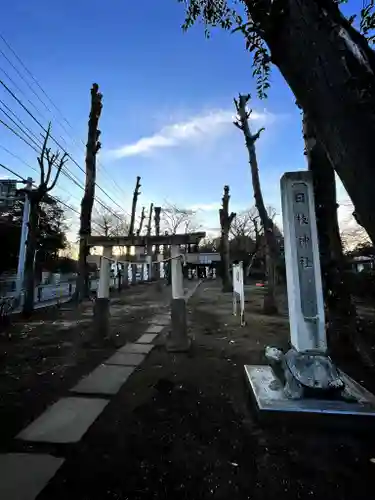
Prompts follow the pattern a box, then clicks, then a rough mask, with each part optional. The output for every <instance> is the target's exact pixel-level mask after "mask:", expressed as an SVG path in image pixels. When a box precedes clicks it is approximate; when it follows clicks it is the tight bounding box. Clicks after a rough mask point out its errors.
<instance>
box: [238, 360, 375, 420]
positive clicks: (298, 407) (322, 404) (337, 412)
mask: <svg viewBox="0 0 375 500" xmlns="http://www.w3.org/2000/svg"><path fill="white" fill-rule="evenodd" d="M340 375H341V377H342V378H343V380H344V382H345V386H346V388H347V391H348V393H349V395H350V396H351V397H353V398H354V399H355V401H354V402H348V401H344V400H332V399H315V398H304V399H294V400H292V399H288V398H287V397H286V396H285V394H284V390H283V385H282V383H281V382H280V379H279V378H278V377H277V376H276V375H275V373H274V371H273V370H272V368H271V367H270V366H266V365H264V366H262V365H245V377H246V381H247V382H248V385H249V387H250V390H251V394H252V396H253V398H254V400H255V404H256V407H257V410H258V412H259V415H260V417H269V419H272V418H273V419H277V418H278V417H279V418H280V416H284V417H286V422H287V423H288V422H291V417H292V416H293V415H294V416H299V418H300V419H302V418H308V417H310V418H311V417H312V416H314V418H316V419H318V418H319V417H320V419H323V417H324V422H323V423H327V424H328V423H330V424H332V425H333V426H336V425H338V424H339V423H345V424H350V423H353V419H354V423H355V424H358V419H360V418H362V419H371V424H372V425H374V423H375V396H374V395H373V394H371V393H370V392H369V391H367V390H366V389H365V388H364V387H362V386H361V385H360V384H358V383H357V382H355V381H354V380H353V379H351V378H350V377H349V376H348V375H346V374H345V373H344V372H340ZM329 416H330V417H331V418H328V417H329ZM332 417H334V418H332ZM361 422H362V420H361Z"/></svg>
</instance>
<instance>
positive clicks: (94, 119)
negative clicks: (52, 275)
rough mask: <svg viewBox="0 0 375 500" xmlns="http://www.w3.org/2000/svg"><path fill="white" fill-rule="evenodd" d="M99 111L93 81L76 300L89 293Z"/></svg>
mask: <svg viewBox="0 0 375 500" xmlns="http://www.w3.org/2000/svg"><path fill="white" fill-rule="evenodd" d="M101 111H102V94H100V93H99V87H98V85H97V84H96V83H94V85H93V86H92V89H91V110H90V116H89V123H88V136H87V144H86V182H85V192H84V195H83V198H82V202H81V219H80V230H79V235H80V240H79V257H78V276H77V287H76V292H75V298H76V299H77V300H78V301H81V300H83V298H84V297H86V296H87V295H88V293H89V273H88V267H87V256H88V254H89V251H90V249H89V247H88V245H87V237H88V236H89V235H90V234H91V214H92V207H93V205H94V198H95V181H96V155H97V153H98V151H99V149H100V142H99V136H100V131H99V130H98V124H99V118H100V114H101Z"/></svg>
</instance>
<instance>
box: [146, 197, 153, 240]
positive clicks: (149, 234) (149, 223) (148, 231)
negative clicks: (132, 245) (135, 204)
mask: <svg viewBox="0 0 375 500" xmlns="http://www.w3.org/2000/svg"><path fill="white" fill-rule="evenodd" d="M153 209H154V204H153V203H151V205H150V210H149V212H148V224H147V236H151V224H152V211H153Z"/></svg>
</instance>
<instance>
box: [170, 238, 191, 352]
mask: <svg viewBox="0 0 375 500" xmlns="http://www.w3.org/2000/svg"><path fill="white" fill-rule="evenodd" d="M179 255H180V250H179V247H178V246H177V245H172V246H171V261H170V263H171V283H172V302H171V324H172V330H171V333H170V336H169V337H168V340H167V350H168V351H169V352H185V351H187V350H188V349H189V348H190V345H191V339H190V338H189V337H188V335H187V318H186V301H185V298H184V283H183V275H182V267H181V258H180V257H179Z"/></svg>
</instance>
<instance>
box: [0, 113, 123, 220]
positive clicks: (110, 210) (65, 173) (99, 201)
mask: <svg viewBox="0 0 375 500" xmlns="http://www.w3.org/2000/svg"><path fill="white" fill-rule="evenodd" d="M2 111H3V110H2ZM3 113H4V111H3ZM13 121H14V120H13ZM0 123H2V124H3V125H4V126H5V127H6V128H7V129H9V130H10V131H11V132H12V133H13V134H15V135H16V136H17V137H18V138H19V139H21V140H22V141H23V142H24V143H25V144H27V145H28V146H29V147H30V148H31V149H33V151H35V152H36V153H37V154H39V151H38V150H37V149H35V147H34V146H33V145H32V144H30V143H29V142H28V141H27V140H26V139H25V138H24V137H22V136H21V135H20V134H19V133H18V132H17V131H15V130H14V129H13V128H12V127H11V126H10V125H8V124H7V123H6V122H4V121H3V120H1V119H0ZM16 125H17V124H16ZM21 130H22V129H21ZM23 133H25V132H24V131H23ZM3 149H6V148H3ZM10 154H12V153H10ZM28 166H30V165H28ZM31 168H32V167H31ZM33 170H35V169H33ZM61 173H62V174H63V175H65V176H66V177H67V178H68V179H69V180H71V181H72V182H73V183H74V184H75V185H76V186H78V187H79V188H80V189H82V190H83V191H84V190H85V188H84V186H83V185H82V184H80V183H79V181H78V180H77V179H76V178H74V176H73V174H72V172H71V171H70V170H69V169H68V168H67V167H64V168H63V169H62V170H61ZM96 202H97V203H99V205H101V206H102V207H103V208H104V209H105V210H107V211H108V212H110V213H111V214H112V215H113V216H114V217H117V218H118V219H119V220H122V218H121V217H120V216H119V215H118V214H116V213H115V212H114V211H113V210H112V209H111V208H110V207H108V206H107V205H106V204H105V203H103V202H102V201H101V200H100V199H99V198H98V197H97V198H96Z"/></svg>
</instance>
